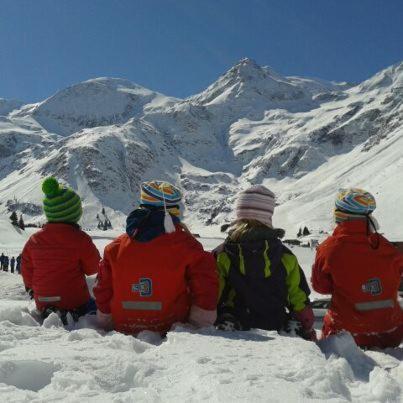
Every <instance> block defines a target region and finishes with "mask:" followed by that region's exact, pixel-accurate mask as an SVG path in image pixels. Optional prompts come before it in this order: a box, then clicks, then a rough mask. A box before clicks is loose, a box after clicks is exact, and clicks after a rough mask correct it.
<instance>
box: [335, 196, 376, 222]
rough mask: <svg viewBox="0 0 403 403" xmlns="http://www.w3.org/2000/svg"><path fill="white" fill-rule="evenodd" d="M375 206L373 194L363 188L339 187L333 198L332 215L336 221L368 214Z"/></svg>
mask: <svg viewBox="0 0 403 403" xmlns="http://www.w3.org/2000/svg"><path fill="white" fill-rule="evenodd" d="M375 208H376V202H375V198H374V196H373V195H372V194H371V193H369V192H367V191H366V190H363V189H358V188H349V189H340V190H339V193H338V194H337V196H336V200H335V209H334V216H335V221H336V222H337V223H339V222H342V221H346V220H349V219H357V218H360V217H363V218H364V217H367V216H369V215H370V214H371V213H372V212H373V211H374V210H375Z"/></svg>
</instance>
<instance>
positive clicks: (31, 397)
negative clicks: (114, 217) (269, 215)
mask: <svg viewBox="0 0 403 403" xmlns="http://www.w3.org/2000/svg"><path fill="white" fill-rule="evenodd" d="M0 226H1V228H0V234H1V240H2V243H1V246H0V250H1V248H5V247H6V246H7V245H8V248H7V249H6V250H8V251H9V252H10V253H15V254H16V253H18V252H19V251H20V250H21V248H22V246H23V244H24V242H25V239H26V237H25V236H24V235H22V234H20V233H18V234H17V235H16V236H14V235H13V236H11V235H10V237H9V238H8V240H6V238H5V236H4V235H5V234H10V225H9V223H8V222H5V221H3V222H2V223H1V222H0ZM117 233H118V232H117V231H111V232H101V231H99V232H96V231H94V232H91V235H92V237H93V239H94V242H95V243H96V245H97V247H98V248H99V250H100V251H101V252H102V251H103V248H104V246H105V245H106V244H107V243H108V242H110V240H111V239H113V238H114V237H115V236H116V235H117ZM200 240H201V241H202V243H203V245H204V246H205V248H206V249H212V248H214V247H215V246H216V245H217V244H219V243H220V242H221V241H222V239H220V238H201V239H200ZM293 252H294V253H296V254H297V256H298V259H299V261H300V263H301V265H302V267H303V269H304V271H305V273H306V275H307V277H309V276H310V265H311V263H312V259H313V254H314V251H313V250H311V249H310V248H302V247H293ZM93 282H94V277H90V278H89V279H88V283H89V285H90V286H91V285H92V284H93ZM313 297H314V298H316V297H317V295H315V294H314V295H313ZM319 326H320V324H319V323H317V327H318V328H319ZM402 385H403V345H402V346H401V347H400V348H395V349H387V350H385V351H365V352H364V351H362V350H360V349H359V348H358V347H357V346H356V345H355V344H354V342H353V340H352V338H351V336H349V335H348V334H343V335H340V336H338V337H336V338H333V339H329V340H328V341H324V342H319V343H318V344H316V343H313V342H308V341H305V340H302V339H299V338H297V337H289V336H280V335H278V334H277V333H276V332H268V331H262V330H253V331H250V332H231V333H229V332H222V331H218V330H215V329H213V328H207V329H202V330H198V331H196V330H195V329H193V328H190V327H188V326H186V325H178V326H177V327H176V328H175V329H174V330H172V331H171V332H169V333H168V335H167V337H166V338H165V339H161V337H160V336H159V335H157V334H155V333H151V332H143V333H141V334H139V335H138V337H137V338H135V337H132V336H126V335H123V334H119V333H116V332H104V331H103V330H100V329H98V328H97V326H96V321H95V317H94V316H89V315H87V316H86V317H84V318H81V319H80V321H79V322H78V323H72V322H69V325H68V326H66V327H63V326H62V324H61V322H60V319H59V318H58V316H57V315H56V314H52V315H50V316H49V317H48V318H47V319H46V320H45V321H44V322H43V323H41V321H40V320H39V318H38V316H37V314H36V311H35V306H34V303H33V302H32V301H30V300H29V299H28V297H27V296H26V293H25V291H24V288H23V284H22V280H21V276H19V275H18V274H11V273H4V272H0V400H1V401H4V402H6V401H7V402H9V401H10V402H11V401H12V402H51V401H66V402H77V401H85V402H97V403H98V402H133V401H140V402H172V401H188V402H199V401H209V402H245V401H255V402H268V401H273V402H274V401H276V402H277V401H278V402H280V401H281V402H292V401H317V400H320V401H329V402H330V401H331V402H344V401H362V402H368V401H382V402H385V401H391V402H395V401H396V402H397V401H401V400H402V399H403V389H402Z"/></svg>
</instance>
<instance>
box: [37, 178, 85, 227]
mask: <svg viewBox="0 0 403 403" xmlns="http://www.w3.org/2000/svg"><path fill="white" fill-rule="evenodd" d="M42 191H43V193H45V198H44V199H43V210H44V212H45V215H46V218H47V219H48V222H60V223H77V222H78V220H79V219H80V218H81V215H82V214H83V210H82V207H81V200H80V197H79V196H78V194H77V193H76V192H74V190H73V189H70V188H66V187H64V186H61V185H60V184H59V182H58V181H57V179H56V178H54V177H53V176H50V177H49V178H46V179H45V180H44V181H43V183H42Z"/></svg>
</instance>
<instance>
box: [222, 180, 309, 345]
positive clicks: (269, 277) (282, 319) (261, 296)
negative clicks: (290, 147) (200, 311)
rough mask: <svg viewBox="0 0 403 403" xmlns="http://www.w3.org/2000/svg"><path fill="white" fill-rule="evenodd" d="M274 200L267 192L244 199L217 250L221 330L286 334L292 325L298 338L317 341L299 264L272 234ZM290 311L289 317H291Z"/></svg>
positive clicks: (256, 190)
mask: <svg viewBox="0 0 403 403" xmlns="http://www.w3.org/2000/svg"><path fill="white" fill-rule="evenodd" d="M274 206H275V198H274V194H273V193H272V192H271V191H270V190H269V189H267V188H265V187H264V186H253V187H251V188H249V189H247V190H245V191H243V192H241V193H240V195H239V196H238V199H237V202H236V220H235V221H234V222H233V223H232V224H231V226H230V227H229V235H228V238H227V239H226V241H225V242H224V244H223V245H221V246H219V247H218V248H217V249H216V250H215V253H216V256H217V264H218V271H219V278H220V300H219V304H218V320H217V325H218V328H220V329H223V330H226V329H238V330H248V329H250V328H259V329H266V330H277V331H281V330H286V331H287V328H288V324H289V323H290V319H293V321H294V322H296V323H298V322H299V323H298V324H300V326H301V327H302V328H301V329H300V331H299V334H300V335H302V336H303V337H304V338H306V339H315V332H314V330H313V329H312V326H313V323H314V316H313V311H312V309H311V307H310V305H309V299H308V296H309V293H310V290H309V287H308V285H307V282H306V279H305V275H304V273H303V271H302V270H301V268H300V266H299V264H298V261H297V258H296V257H295V256H294V255H293V254H292V252H291V251H290V250H289V249H287V248H286V247H285V246H284V245H283V243H282V242H281V240H280V239H279V238H281V237H282V236H283V235H284V231H283V230H279V229H273V226H272V215H273V211H274ZM287 310H288V313H287Z"/></svg>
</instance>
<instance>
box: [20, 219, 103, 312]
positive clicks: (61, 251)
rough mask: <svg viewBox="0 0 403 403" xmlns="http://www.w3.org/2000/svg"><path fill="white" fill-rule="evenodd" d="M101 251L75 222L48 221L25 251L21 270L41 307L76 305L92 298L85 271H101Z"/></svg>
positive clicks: (72, 307)
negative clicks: (58, 222)
mask: <svg viewBox="0 0 403 403" xmlns="http://www.w3.org/2000/svg"><path fill="white" fill-rule="evenodd" d="M100 258H101V257H100V255H99V252H98V250H97V248H96V247H95V245H94V243H93V242H92V240H91V238H90V237H89V236H88V235H87V234H86V233H85V232H83V231H81V229H80V228H79V227H78V226H76V225H73V224H56V223H49V224H46V225H45V226H44V227H43V228H42V229H41V230H40V231H38V232H37V233H35V234H33V235H32V236H31V237H30V238H29V240H28V242H27V243H26V244H25V247H24V250H23V251H22V262H21V270H22V272H21V274H22V277H23V280H24V284H25V286H26V287H28V288H31V289H32V290H33V291H34V298H35V302H36V306H37V307H38V309H40V310H42V309H44V308H45V307H48V306H56V307H58V308H61V309H69V310H70V309H75V308H78V307H79V306H81V305H84V304H85V303H86V302H88V300H89V298H90V294H89V291H88V287H87V283H86V281H85V275H88V276H89V275H92V274H95V273H96V272H97V271H98V264H99V260H100Z"/></svg>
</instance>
